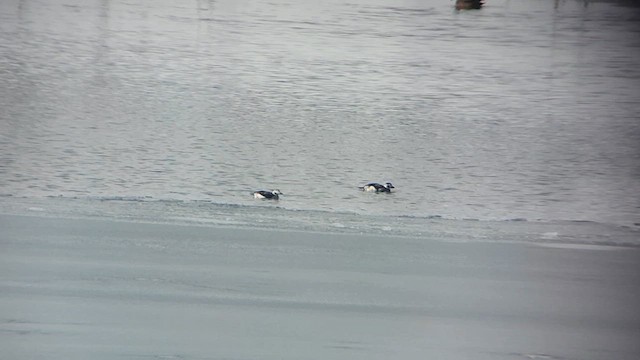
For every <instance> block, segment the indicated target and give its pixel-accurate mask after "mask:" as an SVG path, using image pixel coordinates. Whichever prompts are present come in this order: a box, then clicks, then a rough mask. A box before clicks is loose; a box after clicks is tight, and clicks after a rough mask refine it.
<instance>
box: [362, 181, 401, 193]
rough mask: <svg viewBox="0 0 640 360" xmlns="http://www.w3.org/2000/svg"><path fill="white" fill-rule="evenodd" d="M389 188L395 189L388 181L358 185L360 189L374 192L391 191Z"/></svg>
mask: <svg viewBox="0 0 640 360" xmlns="http://www.w3.org/2000/svg"><path fill="white" fill-rule="evenodd" d="M391 189H395V186H393V185H392V184H391V183H390V182H388V183H387V184H386V185H382V184H378V183H368V184H367V185H365V186H360V190H362V191H375V192H391Z"/></svg>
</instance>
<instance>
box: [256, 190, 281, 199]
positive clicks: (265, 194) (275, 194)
mask: <svg viewBox="0 0 640 360" xmlns="http://www.w3.org/2000/svg"><path fill="white" fill-rule="evenodd" d="M280 195H283V194H282V192H281V191H280V190H278V189H275V190H271V191H267V190H258V191H254V192H253V197H254V198H256V199H269V200H278V199H279V198H280Z"/></svg>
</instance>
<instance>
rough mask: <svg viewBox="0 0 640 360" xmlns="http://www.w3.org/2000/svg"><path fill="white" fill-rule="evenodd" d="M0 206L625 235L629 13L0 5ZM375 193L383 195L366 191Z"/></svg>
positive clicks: (633, 196) (367, 4) (514, 6)
mask: <svg viewBox="0 0 640 360" xmlns="http://www.w3.org/2000/svg"><path fill="white" fill-rule="evenodd" d="M0 14H1V15H0V16H1V18H0V29H1V32H0V36H1V37H0V47H1V48H2V55H1V56H0V82H1V83H2V84H3V86H2V87H0V117H1V122H0V134H1V135H0V150H1V151H0V174H1V176H0V193H1V194H2V195H13V196H28V197H41V196H59V195H62V196H80V197H89V196H90V197H95V196H98V197H99V196H142V197H144V196H150V197H152V198H154V199H187V200H212V201H215V202H222V203H235V204H251V203H253V199H252V198H251V197H250V196H249V192H250V190H253V189H255V188H261V187H266V188H271V187H277V188H280V189H281V190H283V192H284V193H285V194H286V196H284V197H283V199H282V200H281V201H280V206H283V207H286V208H292V209H321V210H339V211H357V212H362V213H373V214H383V213H393V214H409V215H434V214H438V215H443V216H447V217H456V218H480V219H484V218H488V219H496V218H498V219H500V218H515V217H524V218H529V219H583V220H600V221H613V222H623V223H633V222H638V214H639V210H638V209H639V208H640V200H639V198H638V195H637V194H640V169H639V161H638V160H639V159H638V158H639V156H640V153H639V151H638V144H640V124H639V122H638V115H637V114H638V113H640V103H639V101H638V99H639V96H638V95H639V93H638V92H639V90H638V89H640V70H638V67H637V64H638V63H640V62H639V60H640V58H639V57H640V51H639V49H640V40H639V39H640V27H639V26H637V25H636V24H638V20H640V9H639V8H638V7H625V6H623V5H621V4H620V3H617V2H588V3H585V2H582V1H560V2H558V1H556V2H553V1H548V2H547V1H534V0H529V1H527V0H525V1H518V2H512V1H490V2H488V3H487V5H486V6H485V7H484V8H483V9H481V10H478V11H462V12H457V11H455V10H454V9H453V2H450V1H437V0H431V1H415V2H406V3H403V4H397V3H395V2H388V1H381V0H379V1H373V2H372V1H359V0H356V1H350V2H348V3H345V2H342V1H329V2H313V1H303V2H300V1H252V2H245V1H240V2H238V1H204V0H200V1H195V2H186V3H185V2H173V1H156V2H154V3H153V5H150V4H147V3H146V2H135V1H134V2H131V1H109V0H100V1H93V2H85V1H79V0H76V1H74V0H69V1H66V0H32V1H30V0H22V1H19V0H9V1H3V2H2V4H0ZM367 181H392V182H393V183H394V185H396V186H397V192H396V193H394V194H390V195H388V196H385V195H382V196H379V195H378V196H377V195H374V194H362V193H360V192H358V189H357V186H359V185H362V184H363V183H364V182H367Z"/></svg>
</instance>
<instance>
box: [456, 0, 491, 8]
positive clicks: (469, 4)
mask: <svg viewBox="0 0 640 360" xmlns="http://www.w3.org/2000/svg"><path fill="white" fill-rule="evenodd" d="M482 5H484V0H456V10H474V9H476V10H477V9H480V8H482Z"/></svg>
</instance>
